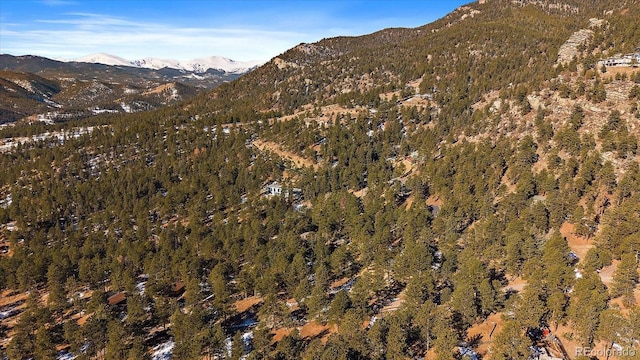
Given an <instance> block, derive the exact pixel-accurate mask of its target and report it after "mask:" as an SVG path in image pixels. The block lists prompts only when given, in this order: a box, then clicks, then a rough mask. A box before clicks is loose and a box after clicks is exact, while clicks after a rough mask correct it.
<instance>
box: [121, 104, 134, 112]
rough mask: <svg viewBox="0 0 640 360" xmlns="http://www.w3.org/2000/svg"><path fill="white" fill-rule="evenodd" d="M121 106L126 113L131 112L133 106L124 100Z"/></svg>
mask: <svg viewBox="0 0 640 360" xmlns="http://www.w3.org/2000/svg"><path fill="white" fill-rule="evenodd" d="M120 107H121V108H122V110H124V112H126V113H130V112H131V106H129V105H127V104H125V103H124V101H123V102H121V103H120Z"/></svg>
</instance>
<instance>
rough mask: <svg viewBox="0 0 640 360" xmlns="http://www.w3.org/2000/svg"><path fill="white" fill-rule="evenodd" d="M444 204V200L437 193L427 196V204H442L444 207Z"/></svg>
mask: <svg viewBox="0 0 640 360" xmlns="http://www.w3.org/2000/svg"><path fill="white" fill-rule="evenodd" d="M443 204H444V202H443V201H442V200H441V199H440V198H439V197H438V196H436V195H431V196H429V197H428V198H427V205H429V206H434V205H435V206H440V207H442V205H443Z"/></svg>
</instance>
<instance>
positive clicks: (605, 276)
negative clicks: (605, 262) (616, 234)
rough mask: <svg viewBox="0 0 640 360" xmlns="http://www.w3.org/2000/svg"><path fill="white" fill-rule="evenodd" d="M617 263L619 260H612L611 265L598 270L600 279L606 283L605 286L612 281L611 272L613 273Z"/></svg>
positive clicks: (609, 284)
mask: <svg viewBox="0 0 640 360" xmlns="http://www.w3.org/2000/svg"><path fill="white" fill-rule="evenodd" d="M619 263H620V261H619V260H613V263H612V264H611V265H609V266H605V267H603V268H602V269H601V270H600V272H599V275H600V279H601V280H602V282H603V283H604V284H605V285H607V287H609V286H611V282H612V281H613V274H615V272H616V269H617V268H618V264H619Z"/></svg>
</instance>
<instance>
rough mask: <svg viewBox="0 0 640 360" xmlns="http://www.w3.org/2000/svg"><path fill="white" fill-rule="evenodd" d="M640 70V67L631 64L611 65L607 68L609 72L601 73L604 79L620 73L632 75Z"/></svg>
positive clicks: (612, 77)
mask: <svg viewBox="0 0 640 360" xmlns="http://www.w3.org/2000/svg"><path fill="white" fill-rule="evenodd" d="M638 71H640V69H639V68H634V67H630V66H610V67H608V68H607V72H606V73H604V74H600V75H601V76H602V78H604V79H614V78H615V77H616V75H618V74H627V76H631V75H632V74H635V73H636V72H638Z"/></svg>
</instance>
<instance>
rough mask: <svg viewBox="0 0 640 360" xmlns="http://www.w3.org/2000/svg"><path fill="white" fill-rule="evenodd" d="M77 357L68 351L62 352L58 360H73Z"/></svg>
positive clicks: (57, 357)
mask: <svg viewBox="0 0 640 360" xmlns="http://www.w3.org/2000/svg"><path fill="white" fill-rule="evenodd" d="M76 357H77V356H75V355H73V354H72V353H70V352H68V351H60V352H59V353H58V356H56V359H57V360H73V359H75V358H76Z"/></svg>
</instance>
